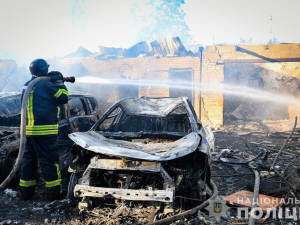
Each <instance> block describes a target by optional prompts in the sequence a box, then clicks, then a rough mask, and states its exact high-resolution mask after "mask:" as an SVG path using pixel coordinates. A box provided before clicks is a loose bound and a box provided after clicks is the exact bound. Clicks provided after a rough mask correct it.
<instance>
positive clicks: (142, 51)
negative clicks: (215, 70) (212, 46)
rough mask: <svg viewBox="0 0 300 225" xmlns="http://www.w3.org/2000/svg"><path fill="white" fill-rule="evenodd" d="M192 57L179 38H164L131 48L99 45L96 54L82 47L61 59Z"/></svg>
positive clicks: (140, 43)
mask: <svg viewBox="0 0 300 225" xmlns="http://www.w3.org/2000/svg"><path fill="white" fill-rule="evenodd" d="M188 55H192V56H193V53H192V52H191V51H187V50H186V48H185V47H184V45H183V44H182V42H181V40H180V39H179V37H165V38H160V39H157V40H151V41H142V42H139V43H137V44H135V45H133V46H132V47H130V48H128V49H125V48H114V47H105V46H100V45H99V52H98V53H91V52H90V51H88V50H86V49H85V48H83V47H82V46H80V47H79V48H78V50H77V51H76V52H74V53H71V54H68V55H66V56H64V57H63V58H73V57H92V58H95V59H98V60H109V59H116V58H118V57H119V58H123V57H124V58H135V57H145V56H158V57H167V56H188Z"/></svg>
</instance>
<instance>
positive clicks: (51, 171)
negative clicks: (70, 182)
mask: <svg viewBox="0 0 300 225" xmlns="http://www.w3.org/2000/svg"><path fill="white" fill-rule="evenodd" d="M38 159H39V160H40V162H41V165H42V172H43V178H44V180H45V181H46V190H47V197H48V198H49V199H50V200H53V199H55V198H57V197H59V196H60V194H61V191H62V186H61V174H60V169H59V165H58V160H59V150H58V148H57V136H54V137H46V138H28V139H27V143H26V146H25V152H24V157H23V160H22V167H21V178H20V191H21V194H22V197H23V198H24V199H25V200H28V199H31V198H32V196H33V194H34V191H35V185H36V180H35V176H36V169H37V162H38Z"/></svg>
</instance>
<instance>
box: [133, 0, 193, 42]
mask: <svg viewBox="0 0 300 225" xmlns="http://www.w3.org/2000/svg"><path fill="white" fill-rule="evenodd" d="M184 3H185V1H184V0H147V1H146V3H144V4H143V3H140V2H139V3H136V4H134V5H133V7H132V10H131V17H132V20H133V23H134V27H135V30H136V31H135V34H134V35H135V38H136V39H137V41H145V40H151V39H152V38H153V39H159V38H163V37H179V38H180V39H181V41H182V42H183V43H185V42H186V41H187V39H188V38H189V37H190V34H189V31H190V29H189V27H188V25H187V24H186V22H185V18H184V17H185V15H186V13H185V12H184V10H183V9H182V8H181V6H182V5H183V4H184Z"/></svg>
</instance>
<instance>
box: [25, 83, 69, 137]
mask: <svg viewBox="0 0 300 225" xmlns="http://www.w3.org/2000/svg"><path fill="white" fill-rule="evenodd" d="M33 79H35V77H33V78H32V80H33ZM29 83H30V81H28V82H27V83H25V85H24V89H26V87H27V86H28V84H29ZM24 91H25V90H23V93H22V99H23V95H24ZM68 96H69V92H68V91H67V88H66V86H64V85H62V86H55V85H54V84H53V83H52V82H50V81H48V80H44V81H40V82H38V83H37V84H36V85H35V86H34V89H33V90H32V91H31V93H30V96H29V98H28V100H27V101H28V103H27V121H26V136H27V137H38V136H43V137H45V136H53V135H57V134H58V120H59V113H60V107H59V105H60V104H65V103H67V102H68Z"/></svg>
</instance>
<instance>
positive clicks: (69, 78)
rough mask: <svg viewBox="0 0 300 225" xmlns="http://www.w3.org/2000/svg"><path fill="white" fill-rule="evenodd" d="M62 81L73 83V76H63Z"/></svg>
mask: <svg viewBox="0 0 300 225" xmlns="http://www.w3.org/2000/svg"><path fill="white" fill-rule="evenodd" d="M64 81H65V82H71V83H74V82H75V77H64Z"/></svg>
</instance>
